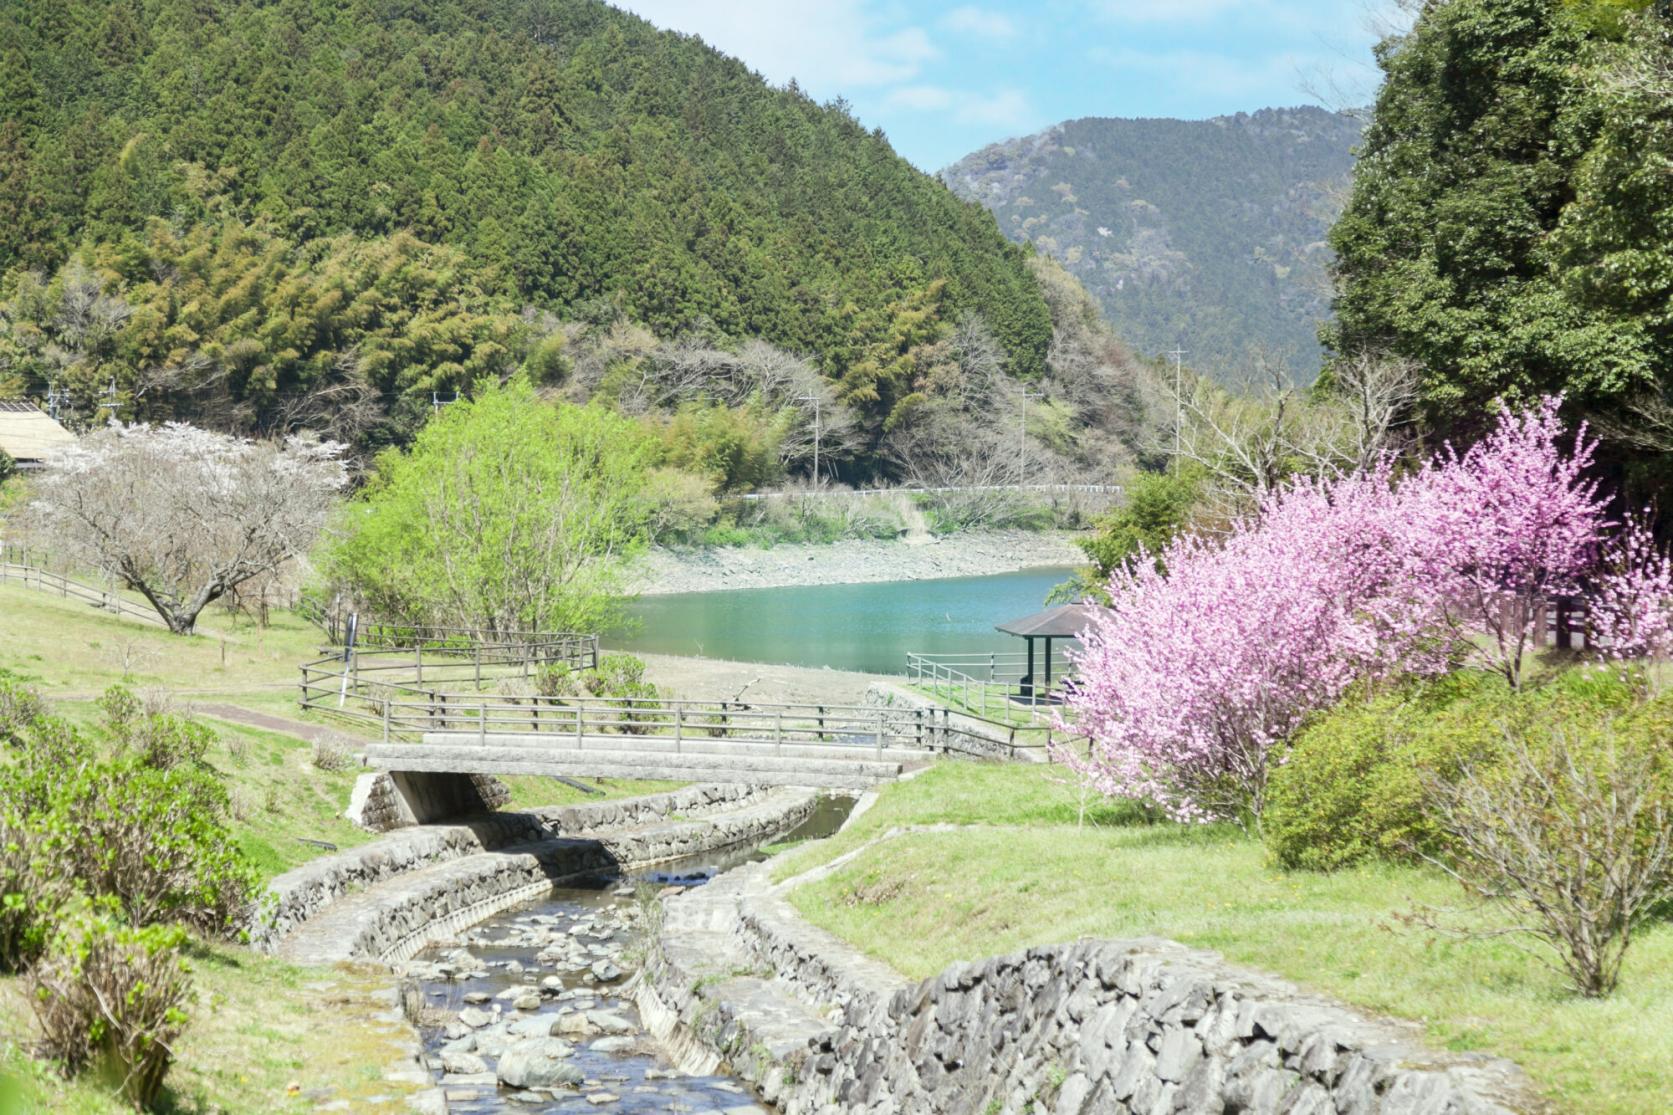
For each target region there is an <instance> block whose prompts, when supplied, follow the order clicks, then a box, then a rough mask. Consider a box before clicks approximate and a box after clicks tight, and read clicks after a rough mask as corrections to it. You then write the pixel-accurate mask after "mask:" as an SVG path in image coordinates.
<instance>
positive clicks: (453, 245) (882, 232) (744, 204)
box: [0, 0, 1052, 437]
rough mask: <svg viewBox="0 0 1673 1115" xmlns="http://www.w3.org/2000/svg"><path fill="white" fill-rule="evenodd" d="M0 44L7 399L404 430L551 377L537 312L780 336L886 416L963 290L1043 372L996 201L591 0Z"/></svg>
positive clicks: (181, 6) (219, 16) (1032, 285)
mask: <svg viewBox="0 0 1673 1115" xmlns="http://www.w3.org/2000/svg"><path fill="white" fill-rule="evenodd" d="M0 44H3V45H0V272H3V273H5V275H6V277H5V279H4V281H3V284H0V300H3V301H4V302H5V304H6V309H5V310H4V311H3V317H4V320H3V321H0V377H6V378H8V380H9V384H10V388H11V389H13V390H17V389H22V390H27V391H31V392H34V393H42V392H44V391H45V390H46V389H47V386H48V384H49V382H57V383H58V384H59V386H60V387H62V388H67V389H69V390H71V391H72V392H79V393H80V394H81V395H83V396H84V397H88V398H90V397H91V396H93V395H94V394H97V393H99V392H103V391H108V390H109V388H110V385H111V383H114V384H115V389H116V394H117V396H118V397H119V399H120V401H121V403H122V405H123V407H124V408H125V411H124V413H125V414H132V415H135V416H141V417H146V416H162V415H168V414H174V415H179V416H184V417H192V416H198V417H203V416H205V415H206V414H208V413H209V412H210V411H219V412H223V416H224V415H232V416H233V417H234V418H236V419H237V421H235V422H234V423H233V424H235V425H237V424H242V425H245V426H248V427H251V428H255V429H271V428H274V427H277V426H282V425H284V424H285V422H286V421H287V420H288V418H289V417H293V416H294V412H296V410H297V408H298V407H302V408H303V409H307V408H308V407H312V408H313V409H316V410H317V409H319V405H320V404H319V402H318V400H317V398H316V399H315V401H314V402H312V403H307V404H304V403H301V402H299V401H298V400H299V399H302V398H303V397H304V396H308V395H309V393H310V392H313V393H314V395H316V396H317V393H318V390H319V389H321V388H324V387H330V386H336V387H338V388H340V389H341V390H344V391H357V390H369V391H371V392H375V393H376V395H377V398H378V400H379V401H380V404H381V406H382V407H383V408H384V410H386V411H387V412H389V413H392V414H396V415H397V420H396V421H395V423H394V425H393V426H391V427H389V428H387V429H385V430H384V434H383V436H386V437H389V436H401V431H402V430H405V429H410V427H411V426H412V424H413V421H412V420H411V419H410V418H409V419H408V420H406V421H404V422H403V421H400V420H398V416H399V413H400V412H401V411H402V408H403V407H404V408H406V410H407V411H412V410H413V409H414V408H415V407H416V408H419V409H420V410H421V409H422V407H423V406H425V405H427V404H428V403H429V401H430V393H431V392H432V391H434V392H437V393H438V394H439V395H441V396H442V397H446V396H447V395H448V394H450V393H451V392H454V391H458V390H463V389H466V388H467V387H468V385H469V383H470V382H471V380H472V379H473V378H474V377H475V376H477V375H479V374H482V373H484V372H498V373H502V374H503V373H504V372H505V371H506V370H507V369H508V368H511V367H516V366H520V365H522V364H524V363H526V362H528V361H530V360H534V361H535V362H536V363H537V364H539V363H540V362H541V361H544V362H545V366H546V368H547V370H550V368H551V367H552V366H553V365H554V362H555V356H554V352H553V345H552V344H544V345H543V342H544V341H545V340H546V339H547V338H548V337H549V336H550V334H551V328H550V320H549V319H550V318H554V317H555V318H561V319H564V320H568V321H576V320H580V321H587V322H593V323H604V324H608V323H610V322H613V321H617V320H627V321H632V322H636V323H639V324H642V325H644V326H648V327H649V328H650V329H651V330H653V331H654V332H655V333H656V334H657V335H659V336H664V337H671V336H674V335H678V334H684V333H689V332H692V331H696V332H699V333H701V334H703V335H705V336H709V337H720V338H741V337H753V338H761V339H764V340H766V341H769V342H771V343H773V344H775V345H778V346H781V347H783V348H785V349H787V350H790V351H793V352H796V353H801V354H805V355H807V356H809V357H811V358H812V359H813V360H814V362H815V363H816V364H817V365H818V367H819V368H820V370H822V371H823V372H824V373H825V374H826V375H827V376H828V377H830V378H832V379H833V380H835V381H836V382H835V384H834V387H835V389H836V392H837V394H838V395H839V397H840V398H841V399H842V401H843V402H844V403H845V404H847V405H849V406H851V407H852V408H853V409H854V410H855V411H856V412H857V413H858V415H859V417H860V420H861V422H862V423H863V424H864V425H865V426H866V427H867V428H868V429H870V430H873V431H876V430H878V429H879V428H880V427H881V426H882V424H883V423H884V422H885V421H886V420H887V419H888V418H889V417H890V415H891V413H892V412H893V410H894V409H895V405H896V403H897V402H899V401H900V400H901V399H903V398H906V397H908V396H910V395H912V394H913V393H914V387H913V384H912V382H911V381H912V377H913V375H914V374H915V372H916V371H917V369H916V365H915V361H914V359H913V356H912V353H913V350H914V348H915V347H917V346H919V345H921V344H924V343H926V342H931V341H934V340H935V339H937V338H939V337H940V336H942V335H944V334H946V333H947V332H949V331H950V330H951V328H952V327H953V325H954V324H955V323H957V322H958V321H960V320H961V319H964V318H967V317H969V316H970V315H972V314H974V315H978V316H979V317H980V319H981V321H982V322H983V323H984V326H985V329H986V330H987V331H988V332H990V333H991V335H992V336H993V338H994V339H995V340H996V341H997V343H998V345H999V347H1000V349H1001V351H1002V353H1003V354H1004V357H1005V364H1006V370H1007V371H1008V373H1009V374H1010V375H1012V376H1014V377H1024V378H1032V377H1037V376H1038V375H1040V374H1041V373H1042V371H1043V370H1044V367H1045V360H1046V352H1047V348H1048V346H1049V344H1050V342H1051V338H1052V327H1051V321H1050V318H1049V315H1048V311H1047V306H1046V302H1045V300H1044V298H1043V296H1042V293H1041V290H1040V288H1039V285H1038V283H1037V282H1036V280H1035V278H1034V277H1033V275H1031V273H1030V270H1029V268H1028V267H1027V261H1026V259H1025V254H1024V251H1023V250H1022V249H1020V248H1017V247H1015V246H1012V245H1010V244H1008V243H1007V242H1006V241H1005V239H1004V238H1003V237H1002V236H1001V235H1000V233H999V231H998V229H997V228H996V227H995V225H994V222H993V220H992V218H991V217H990V216H989V215H988V214H987V213H986V212H984V211H983V210H982V209H981V208H980V207H978V206H976V205H973V204H968V203H965V202H962V201H960V200H959V199H958V198H956V197H954V196H953V195H952V194H951V193H950V192H949V191H948V190H946V189H945V188H944V187H943V186H942V185H941V184H940V183H939V182H937V181H935V180H934V179H932V178H930V177H929V176H927V175H924V174H922V173H920V172H918V171H917V170H915V169H914V168H913V167H911V166H910V165H909V164H908V163H906V162H905V161H904V160H902V159H901V158H899V157H898V156H897V155H895V153H894V152H893V150H892V149H891V148H890V146H889V144H888V142H887V141H886V140H885V139H884V138H883V136H882V135H881V133H878V132H870V131H867V130H866V129H865V128H863V127H862V126H861V125H860V124H859V123H857V122H856V120H855V119H854V117H853V116H852V115H851V114H850V113H849V111H848V110H847V108H846V106H845V105H844V104H842V103H841V102H837V103H833V104H829V105H820V104H816V103H815V102H814V101H812V100H811V99H809V98H808V97H807V96H806V95H804V94H803V93H802V92H800V91H799V90H798V89H797V88H796V87H795V86H794V85H793V84H792V85H791V86H790V87H788V88H785V89H777V88H773V87H770V86H769V85H767V84H766V83H765V82H764V81H763V80H762V79H761V78H760V77H758V76H757V75H755V74H754V73H752V72H751V71H750V70H749V69H748V68H747V67H745V66H744V65H743V64H742V63H740V62H738V61H736V60H735V59H732V58H729V57H726V56H724V55H721V54H719V53H717V52H716V51H714V50H711V49H710V48H708V47H707V46H705V45H704V44H703V43H702V42H701V41H700V40H698V39H696V38H693V37H689V36H682V35H677V34H672V33H665V32H660V31H657V30H655V29H654V28H652V27H651V26H650V25H649V24H647V23H645V22H643V21H641V20H639V19H638V18H636V17H634V16H631V15H628V14H626V13H623V12H620V11H617V10H615V9H613V8H610V7H608V6H607V5H605V4H603V3H600V2H597V0H443V2H439V3H424V4H414V3H402V2H399V0H347V2H343V3H310V2H307V0H283V2H280V3H273V4H263V3H255V2H251V0H119V2H116V3H93V2H90V0H71V2H68V3H64V4H51V5H43V4H30V5H8V6H7V8H6V9H5V11H4V12H3V13H0ZM543 322H545V325H544V326H543V324H542V323H543ZM211 397H213V402H210V401H209V400H210V398H211ZM337 402H340V399H339V400H337ZM330 405H332V406H335V405H337V403H336V402H333V403H331V404H330Z"/></svg>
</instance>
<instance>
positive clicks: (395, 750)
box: [366, 731, 936, 790]
mask: <svg viewBox="0 0 1673 1115" xmlns="http://www.w3.org/2000/svg"><path fill="white" fill-rule="evenodd" d="M935 756H936V752H935V751H934V750H931V749H929V748H917V747H902V746H889V747H885V748H882V749H875V748H873V747H870V746H865V745H856V744H850V743H827V744H818V743H790V744H783V743H777V742H774V741H772V740H765V739H727V740H718V739H684V740H677V739H674V738H673V737H671V736H611V735H584V736H582V737H581V738H580V739H579V740H578V739H576V738H575V737H574V736H570V735H556V734H547V733H534V732H489V733H476V732H468V731H464V732H461V731H448V732H426V733H424V735H423V737H422V739H421V740H420V741H419V742H417V743H402V742H391V743H378V744H373V745H371V746H370V747H369V748H368V749H367V752H366V763H367V765H368V766H370V767H372V768H374V769H377V770H383V771H389V772H391V773H394V772H402V773H418V772H424V773H452V774H493V775H508V774H538V775H548V776H561V777H567V778H644V779H658V780H662V781H668V782H736V783H747V784H750V785H756V786H818V787H823V788H827V789H844V790H847V789H864V788H866V787H868V786H873V785H876V784H877V783H879V782H885V781H888V780H890V779H893V778H898V777H900V775H901V774H902V773H904V772H905V771H907V770H909V769H911V768H912V767H914V766H919V765H922V764H924V763H927V762H929V761H930V760H932V759H933V758H935Z"/></svg>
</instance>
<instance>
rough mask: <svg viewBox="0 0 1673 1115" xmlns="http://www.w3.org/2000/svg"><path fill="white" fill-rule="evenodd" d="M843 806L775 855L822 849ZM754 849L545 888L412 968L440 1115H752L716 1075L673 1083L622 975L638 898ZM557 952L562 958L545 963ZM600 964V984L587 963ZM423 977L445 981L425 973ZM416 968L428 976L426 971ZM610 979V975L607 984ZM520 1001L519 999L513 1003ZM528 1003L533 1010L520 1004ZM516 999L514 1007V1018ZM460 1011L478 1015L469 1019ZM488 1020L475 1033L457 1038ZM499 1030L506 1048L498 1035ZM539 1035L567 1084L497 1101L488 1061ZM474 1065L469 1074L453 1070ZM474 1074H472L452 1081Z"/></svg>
mask: <svg viewBox="0 0 1673 1115" xmlns="http://www.w3.org/2000/svg"><path fill="white" fill-rule="evenodd" d="M853 805H854V799H853V798H850V797H846V796H841V795H833V796H829V797H826V798H824V799H822V800H821V801H820V803H819V805H818V807H817V808H816V809H815V810H814V812H813V813H812V815H810V816H809V817H808V818H807V819H806V820H805V821H803V822H802V823H801V824H799V825H797V826H796V827H794V828H793V829H791V830H790V831H789V832H787V833H785V834H783V835H782V836H780V837H778V838H776V840H777V841H779V842H789V841H795V840H811V839H817V838H820V837H825V836H829V835H831V834H832V833H834V832H835V831H836V830H837V829H838V828H840V827H841V826H842V822H843V821H844V819H846V818H847V816H848V813H849V810H851V809H852V808H853ZM762 856H763V853H762V852H761V851H760V849H759V848H755V847H747V846H746V847H738V848H731V849H724V850H721V851H717V852H710V853H706V854H703V855H699V856H692V857H689V858H687V859H683V860H677V861H674V862H672V863H666V864H659V865H657V866H656V867H654V868H648V869H645V870H643V871H639V872H635V873H633V874H630V875H626V876H622V875H600V876H598V877H596V878H591V879H586V880H582V881H580V882H578V883H577V884H576V885H573V886H564V887H558V888H555V889H554V890H553V891H552V894H551V895H550V896H549V897H547V898H543V899H539V900H536V901H534V902H530V903H528V904H526V905H523V906H518V907H514V908H512V909H510V910H506V911H503V912H501V913H499V914H496V915H494V916H493V917H491V918H488V919H487V920H485V921H483V922H480V923H479V924H477V925H475V926H473V927H472V928H471V929H469V930H467V931H466V932H465V933H464V934H463V935H462V941H460V942H457V943H451V944H443V945H437V946H434V947H432V948H430V949H427V950H425V951H424V952H422V953H420V954H419V955H418V956H417V957H415V958H414V961H415V964H414V968H415V969H416V970H417V971H418V974H419V986H420V987H421V988H422V990H423V994H424V1003H425V1008H426V1011H425V1013H426V1016H427V1019H428V1021H427V1022H426V1024H424V1025H423V1026H422V1027H421V1033H422V1036H423V1041H424V1047H425V1049H426V1051H427V1052H429V1053H430V1054H431V1056H432V1057H433V1058H434V1059H436V1060H437V1061H438V1062H439V1061H442V1060H443V1059H444V1052H446V1051H448V1050H450V1049H451V1050H452V1052H451V1053H448V1054H447V1058H448V1065H447V1067H448V1068H449V1069H452V1070H454V1071H451V1072H444V1071H441V1070H440V1069H439V1068H438V1071H437V1081H438V1082H439V1083H440V1084H441V1085H442V1087H443V1090H444V1091H445V1093H446V1095H447V1101H448V1111H449V1113H450V1115H505V1113H509V1112H564V1113H573V1112H583V1111H608V1112H624V1113H630V1115H651V1113H653V1112H656V1113H662V1112H687V1113H691V1115H757V1113H760V1115H765V1113H766V1112H767V1111H768V1108H767V1107H766V1106H765V1105H764V1104H762V1103H761V1102H760V1101H759V1099H757V1097H756V1096H755V1095H754V1094H753V1093H752V1092H751V1091H750V1089H749V1088H748V1086H746V1085H745V1084H743V1083H742V1082H740V1081H738V1080H734V1079H732V1078H730V1077H727V1076H722V1075H713V1076H692V1075H687V1074H685V1073H682V1072H679V1071H678V1070H676V1069H675V1068H674V1067H673V1066H672V1065H671V1064H670V1063H669V1061H668V1059H667V1057H666V1056H665V1055H664V1053H663V1051H662V1050H661V1049H660V1048H659V1047H658V1045H657V1044H656V1043H655V1041H653V1040H652V1039H651V1038H650V1036H649V1035H648V1034H646V1033H645V1032H644V1031H643V1029H642V1028H641V1025H640V1021H639V1014H638V1011H637V1009H636V1008H635V1006H634V1004H633V1000H632V999H631V998H629V997H627V995H626V985H627V983H628V982H629V980H630V979H631V978H632V976H633V974H634V961H635V958H636V951H635V950H636V949H637V948H639V947H641V946H640V933H641V924H640V923H641V922H642V921H643V914H642V905H641V901H640V899H641V897H642V896H643V895H644V894H645V893H646V891H645V888H646V887H653V888H654V887H664V886H687V887H689V886H700V885H702V884H703V883H705V882H707V881H708V880H709V879H710V878H712V877H714V875H716V874H717V873H719V872H720V871H724V870H726V869H727V868H728V867H735V866H737V865H738V864H740V863H744V862H747V861H748V860H751V859H758V858H762ZM560 953H564V954H566V955H558V954H560ZM596 962H603V963H605V964H607V965H609V967H608V968H606V969H605V970H604V972H605V974H606V975H607V976H609V978H608V979H606V980H604V981H602V982H601V981H599V980H598V979H597V977H596V976H594V975H593V974H592V973H593V972H594V971H595V970H596V969H593V968H592V967H591V965H592V963H596ZM436 966H446V967H450V968H454V969H456V970H455V971H453V972H451V973H443V972H437V971H435V970H434V969H435V967H436ZM426 967H428V968H429V970H428V971H426V970H425V969H426ZM611 969H615V970H616V971H614V972H613V971H612V970H611ZM520 989H522V990H520ZM531 991H532V992H533V994H534V995H535V997H536V998H538V1000H539V1004H538V1006H533V1007H532V1008H531V1007H530V1006H529V1002H530V1001H529V1000H527V999H525V998H524V997H525V996H527V995H529V994H530V993H531ZM520 999H522V1000H524V1005H523V1008H522V1009H520V1008H519V1007H518V1005H517V1003H518V1001H519V1000H520ZM467 1011H477V1012H480V1014H478V1015H476V1016H474V1017H473V1016H472V1015H470V1014H468V1013H466V1012H467ZM483 1016H487V1017H489V1018H490V1019H491V1021H489V1022H487V1023H486V1024H478V1025H476V1026H467V1025H465V1024H464V1022H463V1021H461V1020H471V1021H475V1020H476V1019H478V1018H481V1017H483ZM508 1026H509V1028H511V1029H512V1031H513V1034H515V1035H516V1036H510V1037H508V1036H507V1035H505V1033H504V1031H505V1030H506V1029H507V1028H508ZM535 1035H539V1036H542V1037H545V1036H548V1035H549V1036H551V1037H552V1039H553V1040H557V1041H560V1042H561V1043H564V1044H567V1045H569V1046H571V1047H573V1053H571V1054H569V1055H567V1056H565V1057H564V1058H563V1059H562V1062H561V1063H562V1064H564V1065H567V1066H571V1067H572V1068H573V1069H574V1070H575V1072H576V1074H577V1075H578V1077H579V1079H578V1080H577V1081H576V1083H575V1084H574V1085H572V1086H570V1087H560V1088H556V1089H551V1090H547V1089H540V1088H536V1089H521V1090H519V1089H508V1088H504V1087H501V1086H500V1084H499V1082H498V1081H497V1080H496V1079H495V1073H496V1072H497V1071H498V1069H499V1068H500V1067H501V1066H500V1064H499V1061H500V1059H501V1058H500V1055H501V1054H502V1053H504V1052H505V1051H506V1050H508V1049H509V1048H510V1047H511V1045H512V1044H514V1043H515V1042H516V1041H517V1040H519V1039H520V1038H527V1037H532V1036H535ZM471 1057H474V1058H477V1059H478V1060H479V1061H480V1066H478V1065H472V1064H470V1063H468V1062H467V1061H466V1058H471ZM471 1068H480V1070H481V1071H477V1072H474V1073H472V1072H468V1071H458V1070H461V1069H471Z"/></svg>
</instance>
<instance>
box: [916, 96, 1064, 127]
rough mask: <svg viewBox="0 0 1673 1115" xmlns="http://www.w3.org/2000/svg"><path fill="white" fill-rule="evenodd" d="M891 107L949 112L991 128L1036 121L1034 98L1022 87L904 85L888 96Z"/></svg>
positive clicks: (962, 120) (961, 120)
mask: <svg viewBox="0 0 1673 1115" xmlns="http://www.w3.org/2000/svg"><path fill="white" fill-rule="evenodd" d="M884 104H886V105H887V106H888V107H889V108H891V109H897V110H903V111H907V112H936V113H945V114H947V115H948V116H949V117H951V118H952V120H953V121H954V122H955V123H958V124H978V125H981V126H983V127H990V128H1021V127H1024V126H1025V125H1029V124H1032V123H1034V122H1035V115H1036V114H1035V112H1034V105H1033V102H1032V101H1030V100H1029V99H1028V94H1027V93H1024V92H1023V91H1022V90H1020V89H1011V88H1006V89H1000V90H998V91H997V92H993V93H988V94H982V93H972V92H970V91H969V90H968V89H948V88H946V87H945V86H942V85H903V86H901V87H900V88H898V89H891V90H890V91H889V95H888V97H887V98H886V99H885V100H884Z"/></svg>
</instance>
